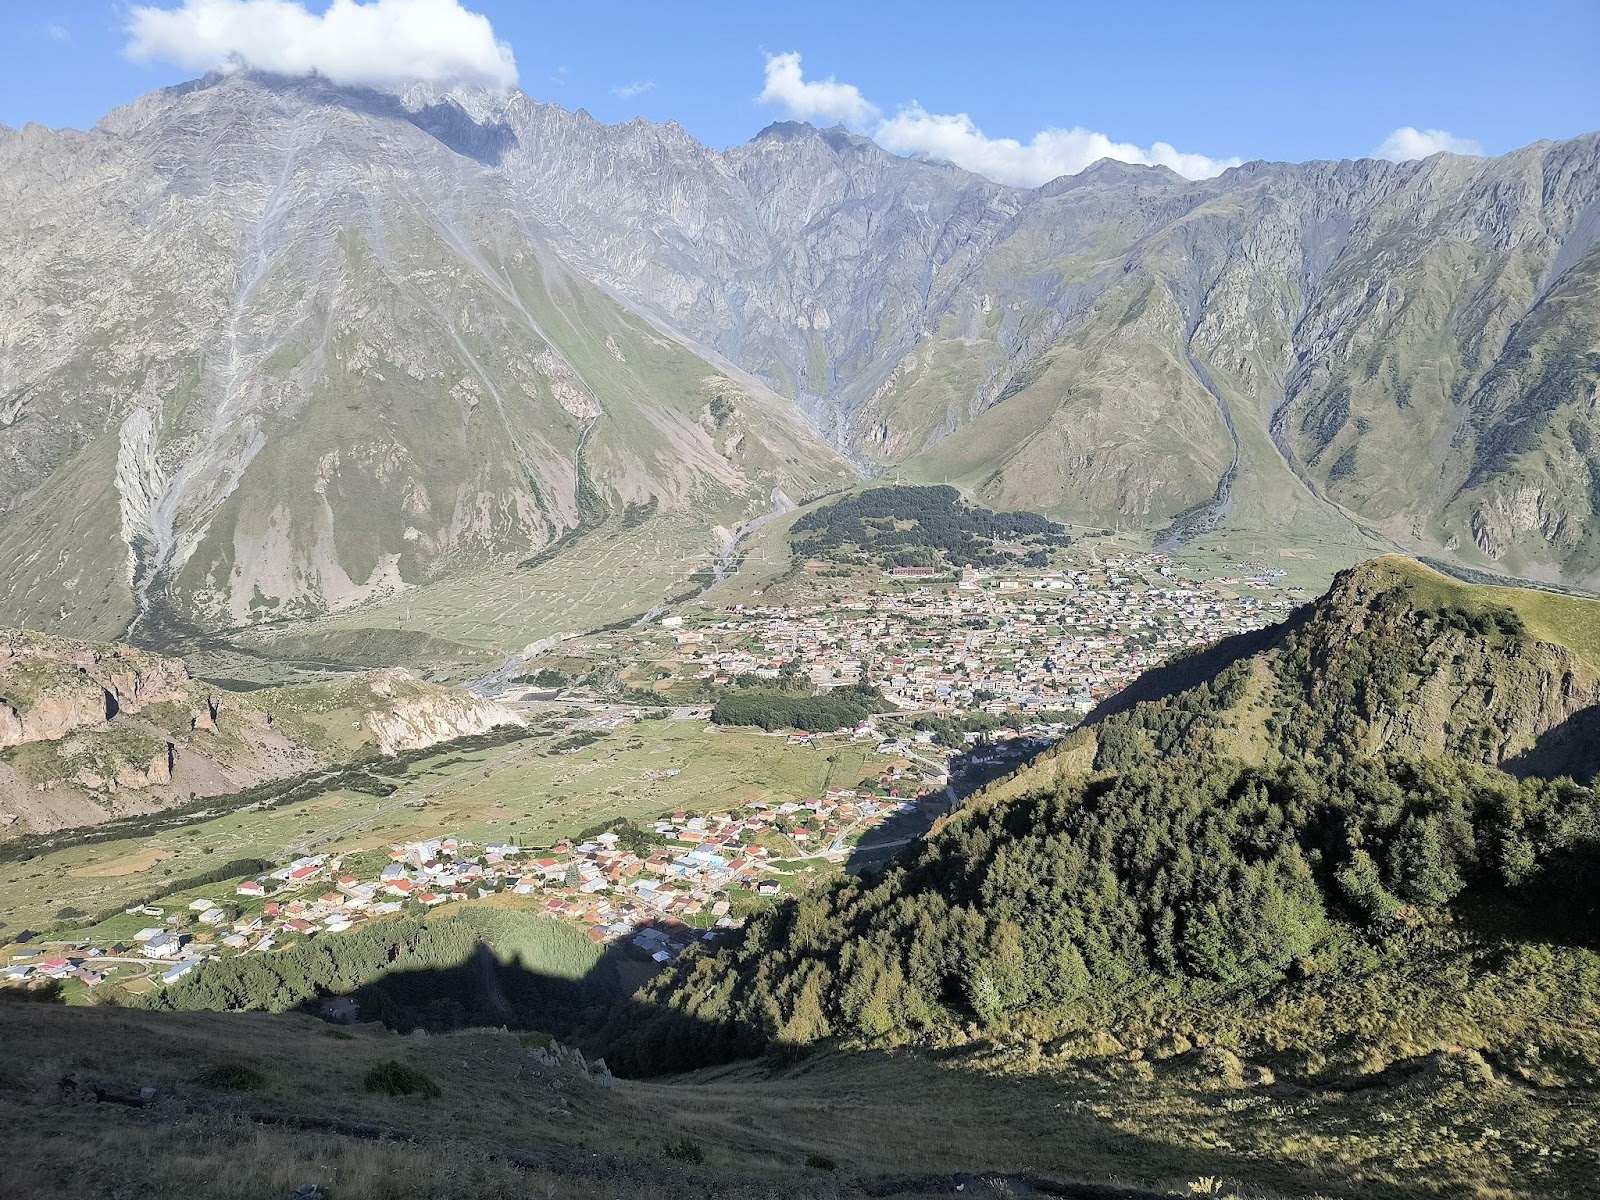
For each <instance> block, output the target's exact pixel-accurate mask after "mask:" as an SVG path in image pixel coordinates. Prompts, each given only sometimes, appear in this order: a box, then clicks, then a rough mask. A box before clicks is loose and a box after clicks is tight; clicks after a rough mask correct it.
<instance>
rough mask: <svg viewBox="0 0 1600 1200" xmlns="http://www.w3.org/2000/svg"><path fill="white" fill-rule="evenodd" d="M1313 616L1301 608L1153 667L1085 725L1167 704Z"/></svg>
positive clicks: (1107, 701)
mask: <svg viewBox="0 0 1600 1200" xmlns="http://www.w3.org/2000/svg"><path fill="white" fill-rule="evenodd" d="M1310 613H1311V606H1310V605H1302V606H1301V607H1299V608H1297V609H1295V610H1294V612H1292V613H1290V614H1289V616H1288V617H1287V618H1286V619H1285V620H1284V621H1283V622H1281V623H1280V624H1277V625H1268V626H1266V627H1264V628H1262V629H1252V630H1249V631H1247V632H1245V633H1236V634H1234V635H1233V636H1232V637H1225V638H1223V639H1222V640H1221V641H1218V642H1213V643H1211V645H1209V646H1206V647H1205V648H1203V649H1200V650H1196V651H1195V652H1194V653H1192V654H1183V655H1179V656H1178V657H1177V658H1174V659H1171V660H1170V661H1168V662H1166V663H1163V664H1162V665H1161V666H1159V667H1152V668H1150V669H1149V670H1148V671H1146V672H1144V674H1142V675H1140V676H1139V677H1138V678H1137V679H1135V680H1134V681H1133V682H1132V683H1130V684H1128V686H1127V687H1125V688H1123V689H1122V690H1121V691H1120V692H1118V693H1117V694H1116V695H1114V696H1108V697H1107V698H1106V699H1104V700H1102V701H1101V702H1100V703H1099V704H1098V705H1097V706H1096V707H1095V709H1094V711H1093V712H1091V713H1090V714H1089V715H1088V716H1087V717H1085V718H1084V721H1083V723H1084V725H1086V726H1087V725H1096V724H1098V723H1099V722H1101V721H1104V720H1105V719H1106V718H1107V717H1114V716H1116V715H1117V714H1118V713H1124V712H1127V711H1128V710H1129V709H1130V708H1132V707H1133V706H1134V705H1136V704H1145V703H1148V702H1151V701H1156V700H1166V699H1169V698H1171V697H1173V696H1176V695H1178V694H1179V693H1180V692H1186V691H1188V690H1189V689H1190V688H1192V687H1196V686H1198V685H1200V684H1202V683H1205V682H1207V681H1208V680H1209V679H1211V678H1212V677H1213V676H1214V675H1216V674H1217V673H1218V672H1219V671H1221V670H1222V669H1223V668H1225V667H1227V666H1230V665H1231V664H1232V663H1234V662H1236V661H1237V660H1239V659H1241V658H1247V657H1249V656H1250V655H1252V654H1260V653H1261V652H1262V651H1263V650H1265V649H1267V648H1268V647H1270V646H1271V645H1273V644H1274V643H1275V642H1278V641H1281V640H1282V639H1283V638H1284V637H1286V636H1288V635H1289V634H1291V633H1293V632H1294V631H1295V630H1296V629H1298V628H1299V627H1300V626H1301V625H1303V624H1304V623H1305V621H1306V620H1307V618H1308V617H1309V616H1310Z"/></svg>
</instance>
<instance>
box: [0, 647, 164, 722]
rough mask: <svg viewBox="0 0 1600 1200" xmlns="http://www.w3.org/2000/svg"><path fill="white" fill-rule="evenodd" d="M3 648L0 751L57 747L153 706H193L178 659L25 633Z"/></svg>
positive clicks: (124, 648) (1, 660)
mask: <svg viewBox="0 0 1600 1200" xmlns="http://www.w3.org/2000/svg"><path fill="white" fill-rule="evenodd" d="M4 636H5V637H6V639H7V640H6V641H5V642H3V643H0V749H6V748H8V747H11V746H20V745H24V744H26V743H28V742H44V741H57V740H59V739H61V738H64V737H66V736H67V735H69V734H71V733H75V732H77V731H78V730H81V729H88V728H95V727H99V726H103V725H104V724H105V723H106V722H108V721H110V720H112V719H113V718H115V717H116V716H118V715H119V714H122V713H128V714H134V713H138V712H139V711H140V710H142V709H144V708H145V707H147V706H149V705H151V704H157V703H162V702H166V701H186V700H187V699H188V697H189V672H188V669H187V668H186V667H185V666H184V665H183V663H182V662H181V661H179V660H177V659H167V658H160V657H157V656H156V655H153V654H145V653H143V652H141V651H138V650H135V649H133V648H132V647H131V646H112V647H109V648H99V647H93V646H89V645H87V644H85V643H81V642H72V641H69V640H66V639H61V638H50V637H44V636H40V635H33V634H28V633H22V632H13V633H9V634H6V635H4Z"/></svg>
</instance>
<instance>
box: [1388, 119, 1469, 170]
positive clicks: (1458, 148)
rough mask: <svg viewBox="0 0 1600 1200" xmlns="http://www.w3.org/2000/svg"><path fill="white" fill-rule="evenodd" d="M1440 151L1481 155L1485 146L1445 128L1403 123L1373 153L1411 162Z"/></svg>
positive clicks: (1390, 159)
mask: <svg viewBox="0 0 1600 1200" xmlns="http://www.w3.org/2000/svg"><path fill="white" fill-rule="evenodd" d="M1440 152H1444V153H1446V154H1471V155H1475V156H1481V155H1482V154H1483V147H1482V146H1481V145H1479V144H1478V143H1477V142H1475V141H1473V140H1472V139H1471V138H1459V137H1456V135H1455V134H1453V133H1447V132H1445V131H1444V130H1443V129H1413V128H1412V127H1411V126H1409V125H1402V126H1400V128H1399V129H1396V130H1395V131H1394V132H1393V133H1391V134H1390V135H1389V136H1388V137H1386V138H1384V139H1383V144H1382V145H1380V146H1379V147H1378V148H1377V149H1376V150H1374V151H1373V152H1372V153H1373V154H1374V155H1375V156H1376V157H1378V158H1387V159H1388V160H1389V161H1390V162H1410V161H1411V160H1412V159H1414V158H1427V157H1428V156H1429V155H1432V154H1438V153H1440Z"/></svg>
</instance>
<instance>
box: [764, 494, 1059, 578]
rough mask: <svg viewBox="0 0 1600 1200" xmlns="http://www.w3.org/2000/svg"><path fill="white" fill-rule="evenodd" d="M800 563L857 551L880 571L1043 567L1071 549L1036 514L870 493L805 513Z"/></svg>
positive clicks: (796, 538)
mask: <svg viewBox="0 0 1600 1200" xmlns="http://www.w3.org/2000/svg"><path fill="white" fill-rule="evenodd" d="M789 539H790V545H791V548H792V549H793V551H794V553H795V554H796V555H797V556H799V557H824V556H837V555H839V554H841V552H844V551H847V550H852V551H853V552H854V553H856V554H857V555H860V556H862V557H864V558H865V559H867V560H868V561H870V562H873V563H876V564H877V565H879V566H882V567H945V568H950V567H965V566H1002V565H1006V564H1008V563H1021V564H1023V565H1027V566H1036V567H1042V566H1044V565H1045V564H1046V562H1047V561H1048V554H1049V551H1050V549H1051V548H1054V547H1059V546H1065V545H1068V544H1069V542H1070V540H1071V539H1069V538H1068V536H1067V533H1066V530H1065V528H1064V527H1063V526H1061V525H1060V524H1058V523H1057V522H1055V521H1052V520H1050V519H1049V518H1047V517H1041V516H1040V515H1039V514H1038V513H1030V512H991V511H990V510H989V509H986V508H980V507H977V506H976V505H972V504H968V503H966V502H965V501H964V500H962V499H961V493H960V492H958V491H957V490H956V489H955V488H953V487H949V486H946V485H938V486H934V487H880V488H869V489H867V490H866V491H863V492H858V493H857V494H855V495H852V496H847V497H845V498H844V499H842V500H838V501H835V502H834V503H833V504H829V505H827V506H826V507H823V508H819V509H817V510H816V511H815V512H809V513H806V514H805V515H804V516H803V517H801V518H800V519H799V520H797V521H796V522H795V523H794V525H793V526H792V527H791V528H790V532H789Z"/></svg>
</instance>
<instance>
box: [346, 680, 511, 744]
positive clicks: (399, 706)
mask: <svg viewBox="0 0 1600 1200" xmlns="http://www.w3.org/2000/svg"><path fill="white" fill-rule="evenodd" d="M413 684H415V680H414V679H413V677H412V676H411V675H410V674H409V673H408V672H405V671H388V672H384V674H383V675H382V676H380V677H379V679H378V680H376V681H374V683H373V684H372V689H373V691H374V693H376V694H378V695H380V696H381V695H385V694H387V695H389V696H392V697H393V698H394V703H393V704H392V706H391V707H389V708H386V709H375V710H373V711H371V712H368V713H367V715H366V726H367V728H368V729H369V730H371V731H372V734H373V736H374V737H376V738H377V739H378V747H379V749H381V750H382V751H383V752H384V753H385V754H397V753H399V752H400V751H402V750H425V749H427V748H428V747H429V746H437V745H438V744H439V743H440V742H448V741H450V740H451V739H453V738H458V737H468V736H470V735H472V734H477V733H487V732H488V731H489V730H491V729H497V728H499V727H500V726H503V725H521V724H523V723H524V722H523V720H522V718H521V717H520V716H518V715H517V714H516V713H515V712H513V711H512V710H511V709H509V708H507V707H506V706H505V705H503V704H497V703H496V702H494V701H493V700H485V699H483V698H482V697H480V696H475V695H472V694H471V693H470V692H447V691H443V690H430V691H428V692H424V693H421V694H409V695H404V694H400V693H404V692H405V691H407V690H409V688H410V685H413Z"/></svg>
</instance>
